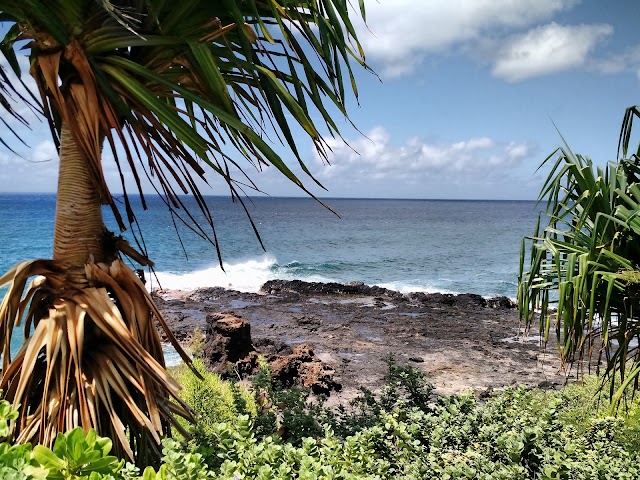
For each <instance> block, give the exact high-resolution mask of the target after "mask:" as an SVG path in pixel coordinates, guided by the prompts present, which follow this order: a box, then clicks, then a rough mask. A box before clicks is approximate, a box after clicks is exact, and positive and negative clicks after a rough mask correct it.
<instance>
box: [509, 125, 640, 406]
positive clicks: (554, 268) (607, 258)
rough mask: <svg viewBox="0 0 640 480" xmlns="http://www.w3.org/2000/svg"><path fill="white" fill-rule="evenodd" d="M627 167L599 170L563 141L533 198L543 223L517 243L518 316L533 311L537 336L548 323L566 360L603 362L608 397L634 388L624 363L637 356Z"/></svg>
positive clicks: (639, 196)
mask: <svg viewBox="0 0 640 480" xmlns="http://www.w3.org/2000/svg"><path fill="white" fill-rule="evenodd" d="M623 137H624V138H627V137H628V132H623ZM624 151H625V152H626V147H625V148H624ZM550 158H551V157H549V158H547V160H545V162H548V161H549V160H550ZM630 165H633V166H634V167H637V164H636V163H635V162H626V161H620V162H616V163H613V162H612V163H610V165H609V168H607V169H602V168H598V167H594V165H593V163H592V162H591V160H590V159H588V158H585V157H583V156H581V155H576V154H574V153H573V152H571V150H570V149H569V147H568V146H566V144H565V147H564V148H561V149H559V150H558V151H557V160H556V163H555V164H554V166H553V168H552V170H551V173H550V174H549V176H548V178H547V180H546V182H545V184H544V186H543V187H542V191H541V196H540V199H541V200H543V199H544V198H546V199H547V209H546V212H545V216H546V217H547V219H548V223H547V225H546V227H545V228H544V230H543V231H542V232H539V228H538V229H536V234H535V235H534V236H533V237H530V238H529V239H528V241H527V242H523V245H522V253H521V262H520V275H519V287H518V305H519V310H520V316H521V318H522V319H523V320H524V321H525V322H526V324H527V325H531V324H532V322H533V321H534V319H535V318H536V317H538V318H539V319H540V322H539V326H540V330H541V332H542V333H543V335H544V338H545V340H548V335H549V330H550V327H551V324H552V322H555V325H556V337H557V340H558V346H559V351H560V355H561V356H562V358H563V360H564V361H565V362H567V364H574V363H577V364H578V368H579V369H580V370H581V369H582V368H590V359H591V357H592V355H596V357H597V359H598V361H599V360H600V359H604V360H605V362H606V367H605V371H604V373H605V374H606V376H607V377H608V378H610V379H611V382H612V383H611V390H610V391H611V395H612V398H613V400H614V403H615V402H617V401H619V399H620V398H621V393H620V390H619V387H620V386H624V387H625V388H626V387H627V386H629V384H630V383H635V385H636V388H637V382H638V378H639V377H638V375H639V373H638V369H637V368H635V367H628V365H629V364H633V365H637V364H639V362H640V350H639V349H638V346H637V342H638V338H640V316H639V314H640V310H639V307H640V282H639V277H638V274H637V272H638V271H640V218H638V216H639V215H640V185H639V184H638V183H636V181H635V179H634V177H633V175H634V173H633V169H630V168H629V167H630ZM529 244H530V245H531V253H530V258H529V266H528V270H525V268H526V267H525V262H524V258H525V252H526V249H527V248H528V245H529ZM551 306H555V307H556V310H555V312H552V311H550V310H549V308H550V307H551ZM585 364H586V365H585ZM598 369H599V366H598ZM629 375H630V376H631V377H632V378H631V379H630V378H629ZM616 382H617V387H616ZM615 392H617V393H616V394H615V396H614V393H615Z"/></svg>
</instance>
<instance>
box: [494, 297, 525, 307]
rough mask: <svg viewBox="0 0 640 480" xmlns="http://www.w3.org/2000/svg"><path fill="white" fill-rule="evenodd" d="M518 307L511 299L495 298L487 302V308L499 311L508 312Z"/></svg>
mask: <svg viewBox="0 0 640 480" xmlns="http://www.w3.org/2000/svg"><path fill="white" fill-rule="evenodd" d="M517 306H518V305H517V304H516V303H515V302H514V301H512V300H511V299H510V298H509V297H493V298H490V299H489V300H487V307H491V308H496V309H498V310H506V309H509V308H516V307H517Z"/></svg>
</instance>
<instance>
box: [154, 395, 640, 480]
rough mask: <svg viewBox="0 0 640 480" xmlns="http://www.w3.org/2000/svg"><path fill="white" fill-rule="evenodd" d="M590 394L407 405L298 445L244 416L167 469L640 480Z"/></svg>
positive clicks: (617, 429) (224, 473) (631, 456)
mask: <svg viewBox="0 0 640 480" xmlns="http://www.w3.org/2000/svg"><path fill="white" fill-rule="evenodd" d="M591 393H592V392H591V390H589V389H586V390H585V389H583V390H579V389H577V387H576V388H575V389H570V390H568V391H567V392H566V393H565V392H537V391H529V390H527V389H526V388H523V387H521V388H509V389H506V390H504V391H503V392H500V393H498V394H497V395H496V396H495V397H493V398H491V399H489V400H488V401H487V402H486V403H485V404H478V403H477V402H476V401H475V399H474V397H473V396H472V395H462V396H455V397H449V398H441V399H438V400H437V401H436V402H434V403H430V404H429V407H428V410H427V411H423V410H421V409H419V408H407V407H406V405H401V404H400V405H399V406H397V407H396V408H395V409H394V410H393V411H391V412H385V411H381V412H380V413H379V416H378V421H377V423H376V424H375V425H371V426H368V427H366V428H363V429H361V430H360V431H358V432H356V433H355V434H353V435H351V436H349V437H347V438H344V439H342V438H340V437H337V436H336V435H335V434H334V433H333V431H332V429H331V428H330V427H325V430H324V433H323V434H322V436H320V437H318V438H306V439H303V440H302V441H301V442H300V445H293V444H291V443H289V442H285V441H283V440H282V439H281V438H279V437H277V436H267V437H265V438H258V437H257V436H256V434H255V429H254V427H253V425H252V422H251V419H250V418H249V417H248V416H242V417H240V418H238V420H237V421H236V422H235V424H233V425H231V424H218V425H217V426H215V427H214V428H213V431H212V434H211V435H210V436H209V437H208V439H207V441H206V444H205V443H199V444H193V443H192V444H189V445H188V446H187V445H186V444H177V443H172V444H171V445H168V447H169V448H168V450H171V449H177V450H175V451H173V453H171V452H169V451H165V460H164V461H166V462H167V464H169V465H170V464H173V463H175V460H174V458H178V459H180V458H182V457H181V455H185V454H187V453H188V454H192V455H195V457H191V458H192V460H190V461H191V463H192V464H193V465H200V466H201V468H200V469H198V470H197V475H199V476H195V475H196V470H193V471H192V473H190V474H187V473H185V474H184V476H179V477H175V478H180V479H184V480H190V479H192V478H193V479H196V478H197V479H201V478H222V479H236V478H258V479H288V478H309V479H311V478H326V479H329V478H335V479H356V478H358V479H361V478H371V479H373V478H377V479H387V478H388V479H395V478H404V479H486V480H489V479H504V480H511V479H545V480H547V479H548V480H551V479H585V480H586V479H593V478H610V479H635V478H638V475H640V454H639V453H638V450H637V449H635V448H634V447H633V445H632V444H631V443H628V442H626V441H625V438H626V437H625V435H624V434H625V431H626V430H629V429H630V428H633V427H630V426H629V425H628V424H626V423H625V420H624V419H622V418H613V417H599V416H598V412H599V410H598V408H599V407H598V406H597V404H596V403H595V402H594V401H593V399H592V397H591ZM585 401H586V402H587V403H588V404H589V408H588V409H587V410H585V409H584V406H583V405H582V404H583V403H584V402H585ZM580 409H582V410H580ZM578 411H581V412H582V413H584V414H585V415H583V416H582V417H580V419H579V423H580V425H579V426H578V425H576V423H575V422H569V421H568V419H571V418H573V419H574V420H578ZM165 446H167V445H165ZM165 450H167V449H165ZM176 452H181V453H176ZM185 458H186V457H185ZM200 462H204V463H206V467H204V466H203V464H202V463H200ZM162 468H165V467H162ZM162 468H161V472H162ZM172 468H173V467H172ZM185 471H186V470H185ZM203 472H206V475H207V476H203V475H205V474H204V473H203ZM159 473H160V472H159ZM189 475H191V476H189ZM149 478H150V479H152V478H153V477H149ZM158 478H165V477H158Z"/></svg>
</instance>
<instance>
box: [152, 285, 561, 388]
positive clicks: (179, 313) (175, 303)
mask: <svg viewBox="0 0 640 480" xmlns="http://www.w3.org/2000/svg"><path fill="white" fill-rule="evenodd" d="M155 295H156V297H157V300H158V304H159V307H160V309H161V311H162V312H163V313H164V315H165V316H166V318H167V321H168V323H169V324H170V327H171V328H172V329H173V330H174V332H176V333H177V336H178V338H181V339H184V338H187V337H188V336H189V331H191V332H193V330H194V329H196V328H199V329H200V330H202V331H205V330H206V328H207V316H208V315H211V314H217V313H219V312H224V313H227V314H230V313H234V314H236V315H238V316H241V317H242V319H244V320H246V321H247V322H248V323H249V324H250V326H251V337H252V341H253V345H254V348H255V349H256V351H257V350H258V347H257V346H258V345H261V347H260V348H263V349H266V350H265V352H267V351H268V352H271V353H268V354H279V355H283V354H284V355H292V354H293V353H294V351H295V350H296V347H298V346H300V345H303V344H306V345H307V346H308V347H309V348H310V349H311V350H312V351H313V353H314V355H316V356H317V357H318V358H319V359H320V360H322V361H323V362H324V363H325V364H326V365H331V366H332V367H333V369H334V371H335V372H334V375H333V377H332V381H335V382H336V383H339V384H342V386H343V389H342V392H341V393H340V395H338V396H337V397H338V399H340V398H341V397H342V398H350V397H351V396H353V395H354V394H355V392H356V391H357V388H358V387H360V386H364V387H367V388H370V389H372V390H374V391H375V390H377V389H378V388H379V387H380V386H381V385H382V382H383V377H384V374H385V373H386V368H387V367H386V362H385V360H386V358H387V357H388V356H389V355H390V354H391V355H394V356H395V357H396V360H397V361H398V362H399V363H408V362H410V363H411V365H412V366H414V367H415V368H419V369H420V370H422V371H423V372H424V373H426V374H427V376H428V378H429V379H430V381H431V382H432V383H433V384H434V385H435V387H436V392H438V393H442V394H451V393H457V392H461V391H463V390H467V389H473V390H475V391H476V392H478V393H479V394H481V393H482V392H484V391H487V390H490V389H493V388H499V387H503V386H507V385H514V384H525V385H529V386H539V385H540V386H543V387H545V388H553V387H556V386H559V385H562V384H563V383H564V382H565V377H564V375H563V373H562V371H561V369H560V362H559V361H558V358H557V350H556V348H555V346H553V345H549V346H548V347H547V349H546V350H545V349H544V348H543V347H541V346H540V343H539V339H538V337H537V336H533V337H532V336H526V335H523V333H524V332H523V331H522V328H521V325H520V322H519V319H518V313H517V309H516V308H515V305H514V304H513V302H511V300H509V299H508V298H506V297H500V298H494V299H486V298H484V297H481V296H479V295H473V294H469V295H447V294H426V293H412V294H406V295H403V294H402V293H399V292H394V291H392V290H388V289H384V288H381V287H370V286H367V285H363V284H362V283H359V282H354V283H349V284H337V283H326V284H323V283H308V282H301V281H290V282H289V281H282V280H277V281H270V282H267V283H266V284H265V285H264V286H263V288H262V292H261V293H259V294H256V293H241V292H237V291H233V290H226V289H223V288H207V289H199V290H196V291H193V292H177V291H165V292H156V294H155ZM298 353H304V349H302V351H299V352H298ZM303 356H304V355H303ZM302 363H305V362H302V361H300V364H302ZM332 397H336V395H335V394H332Z"/></svg>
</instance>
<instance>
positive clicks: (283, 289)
mask: <svg viewBox="0 0 640 480" xmlns="http://www.w3.org/2000/svg"><path fill="white" fill-rule="evenodd" d="M260 290H261V291H262V292H264V293H269V294H271V295H279V294H291V293H293V294H300V295H309V296H312V295H365V296H375V297H381V296H386V297H388V298H396V299H400V300H401V299H403V295H402V294H401V293H400V292H396V291H394V290H388V289H386V288H382V287H378V286H375V285H374V286H372V287H371V286H369V285H365V284H364V283H362V282H350V283H335V282H329V283H321V282H303V281H302V280H269V281H268V282H266V283H265V284H264V285H262V288H261V289H260Z"/></svg>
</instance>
